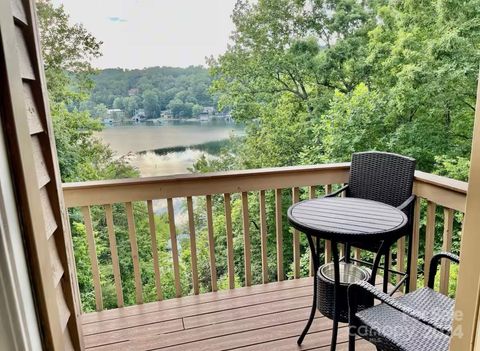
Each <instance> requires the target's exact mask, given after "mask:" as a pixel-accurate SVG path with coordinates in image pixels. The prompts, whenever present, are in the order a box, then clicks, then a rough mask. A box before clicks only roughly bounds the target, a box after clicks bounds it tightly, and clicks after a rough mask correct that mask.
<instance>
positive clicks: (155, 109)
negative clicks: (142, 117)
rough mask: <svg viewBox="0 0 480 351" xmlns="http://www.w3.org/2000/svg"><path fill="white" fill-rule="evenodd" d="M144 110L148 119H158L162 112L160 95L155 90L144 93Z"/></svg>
mask: <svg viewBox="0 0 480 351" xmlns="http://www.w3.org/2000/svg"><path fill="white" fill-rule="evenodd" d="M143 108H144V109H145V114H146V115H147V117H150V118H154V117H158V114H159V112H160V108H159V103H158V95H157V93H156V92H155V91H154V90H147V91H145V92H144V93H143Z"/></svg>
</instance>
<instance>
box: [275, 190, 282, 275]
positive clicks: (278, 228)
mask: <svg viewBox="0 0 480 351" xmlns="http://www.w3.org/2000/svg"><path fill="white" fill-rule="evenodd" d="M275 234H276V238H277V280H278V281H282V280H283V275H284V272H283V224H282V189H275Z"/></svg>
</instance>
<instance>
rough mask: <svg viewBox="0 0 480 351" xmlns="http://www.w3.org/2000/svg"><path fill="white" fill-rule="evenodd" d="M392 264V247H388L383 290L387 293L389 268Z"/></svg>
mask: <svg viewBox="0 0 480 351" xmlns="http://www.w3.org/2000/svg"><path fill="white" fill-rule="evenodd" d="M389 266H390V248H388V250H387V252H386V254H385V261H384V268H383V292H384V293H385V294H386V293H387V292H388V278H389V273H390V272H389V271H388V268H389Z"/></svg>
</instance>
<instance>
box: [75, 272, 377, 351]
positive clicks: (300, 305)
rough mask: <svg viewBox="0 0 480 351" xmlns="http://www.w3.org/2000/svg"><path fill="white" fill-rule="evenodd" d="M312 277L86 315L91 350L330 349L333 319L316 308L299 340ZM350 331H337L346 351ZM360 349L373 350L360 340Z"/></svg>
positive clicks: (343, 328)
mask: <svg viewBox="0 0 480 351" xmlns="http://www.w3.org/2000/svg"><path fill="white" fill-rule="evenodd" d="M311 295H312V278H304V279H298V280H289V281H285V282H279V283H269V284H265V285H257V286H253V287H249V288H239V289H235V290H229V291H221V292H217V293H208V294H202V295H199V296H187V297H183V298H179V299H172V300H166V301H161V302H154V303H149V304H144V305H140V306H131V307H126V308H122V309H115V310H109V311H103V312H96V313H89V314H85V315H83V316H82V325H83V333H84V340H85V347H86V348H87V350H91V351H93V350H117V351H125V350H135V351H137V350H138V351H142V350H164V351H173V350H181V351H188V350H192V351H193V350H195V351H206V350H212V351H213V350H214V351H220V350H242V351H253V350H275V351H282V350H285V351H292V350H322V351H326V350H329V345H330V338H331V327H332V323H331V321H330V320H329V319H327V318H325V317H323V316H322V315H321V314H320V313H319V312H317V316H316V319H315V321H314V323H313V325H312V327H311V329H310V333H309V334H308V335H307V337H306V338H305V341H304V343H303V345H302V347H298V346H297V344H296V341H297V338H298V336H299V335H300V333H301V331H302V330H303V327H304V326H305V323H306V320H307V318H308V314H309V309H310V307H309V306H310V305H311ZM347 333H348V329H347V328H346V326H345V325H342V326H341V329H340V331H339V342H338V347H337V350H338V351H346V350H347V348H348V345H347ZM357 350H359V351H370V350H371V351H373V350H375V349H374V347H373V346H372V345H371V344H368V343H367V342H365V341H358V342H357Z"/></svg>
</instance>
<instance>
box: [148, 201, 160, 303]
mask: <svg viewBox="0 0 480 351" xmlns="http://www.w3.org/2000/svg"><path fill="white" fill-rule="evenodd" d="M147 210H148V224H149V227H150V243H151V245H152V259H153V271H154V272H155V287H156V289H157V300H158V301H160V300H162V299H163V296H162V285H161V282H160V267H159V264H158V245H157V231H156V227H155V215H154V213H153V202H152V200H148V201H147Z"/></svg>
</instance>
